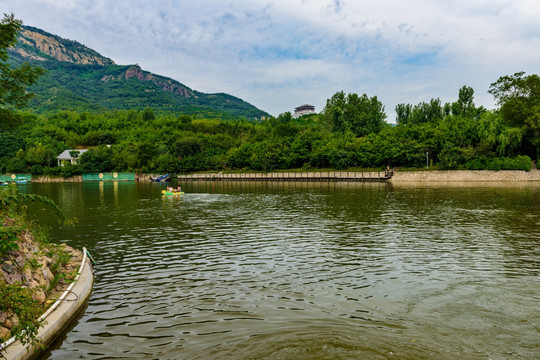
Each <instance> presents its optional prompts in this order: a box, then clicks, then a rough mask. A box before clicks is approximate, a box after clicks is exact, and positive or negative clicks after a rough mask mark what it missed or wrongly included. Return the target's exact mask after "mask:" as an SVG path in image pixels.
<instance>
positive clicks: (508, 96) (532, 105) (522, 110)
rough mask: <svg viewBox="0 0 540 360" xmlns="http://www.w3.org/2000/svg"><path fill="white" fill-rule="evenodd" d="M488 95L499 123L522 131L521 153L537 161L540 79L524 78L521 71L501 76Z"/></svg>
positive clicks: (538, 155) (538, 152) (538, 156)
mask: <svg viewBox="0 0 540 360" xmlns="http://www.w3.org/2000/svg"><path fill="white" fill-rule="evenodd" d="M489 93H490V94H492V95H493V96H494V97H495V100H496V101H497V104H498V105H499V106H500V111H501V115H502V117H503V120H504V121H505V122H506V123H507V124H508V125H510V126H515V127H519V128H521V129H522V131H523V134H524V147H525V149H524V150H523V152H525V153H527V154H528V155H530V156H531V157H532V158H536V159H538V158H540V76H538V75H536V74H533V75H529V76H525V73H524V72H518V73H515V74H514V75H510V76H501V77H500V78H499V80H497V81H496V82H494V83H492V84H491V86H490V89H489Z"/></svg>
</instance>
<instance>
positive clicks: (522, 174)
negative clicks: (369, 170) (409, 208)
mask: <svg viewBox="0 0 540 360" xmlns="http://www.w3.org/2000/svg"><path fill="white" fill-rule="evenodd" d="M390 181H391V182H392V183H405V182H518V181H540V170H537V169H535V170H531V171H517V170H515V171H514V170H501V171H490V170H444V171H442V170H441V171H403V172H400V171H396V172H394V176H393V177H392V179H390Z"/></svg>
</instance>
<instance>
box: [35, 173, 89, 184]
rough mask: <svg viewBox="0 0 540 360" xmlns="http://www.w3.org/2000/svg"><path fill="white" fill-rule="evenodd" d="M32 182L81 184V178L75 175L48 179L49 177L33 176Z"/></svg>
mask: <svg viewBox="0 0 540 360" xmlns="http://www.w3.org/2000/svg"><path fill="white" fill-rule="evenodd" d="M32 182H38V183H59V182H82V176H81V175H77V176H73V177H69V178H63V177H50V176H33V177H32Z"/></svg>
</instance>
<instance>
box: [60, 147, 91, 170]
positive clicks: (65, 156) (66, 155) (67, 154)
mask: <svg viewBox="0 0 540 360" xmlns="http://www.w3.org/2000/svg"><path fill="white" fill-rule="evenodd" d="M73 151H76V152H78V154H77V153H74V152H73ZM87 151H88V149H76V150H64V151H63V152H62V153H61V154H60V155H58V156H57V157H56V159H58V166H64V164H65V163H66V162H68V161H69V162H70V163H71V165H77V164H78V163H79V159H80V157H81V155H82V154H83V153H85V152H87ZM72 155H74V156H72Z"/></svg>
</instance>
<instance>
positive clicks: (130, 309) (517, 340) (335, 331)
mask: <svg viewBox="0 0 540 360" xmlns="http://www.w3.org/2000/svg"><path fill="white" fill-rule="evenodd" d="M163 186H165V185H161V184H153V183H135V182H125V183H118V182H116V183H112V182H109V183H104V182H95V183H63V184H38V183H34V184H28V185H25V187H24V188H23V189H24V190H23V191H26V192H33V193H38V194H42V195H46V196H48V197H50V198H51V199H53V200H54V201H56V202H57V203H58V204H59V206H60V207H61V208H62V209H63V210H64V211H65V212H66V213H67V214H69V215H70V216H72V217H76V218H77V219H78V223H77V225H76V226H74V227H71V228H70V227H67V228H66V227H63V228H59V227H58V226H56V225H54V221H53V219H51V217H50V212H49V211H46V210H42V209H41V206H37V207H34V208H33V209H32V212H33V214H34V215H35V216H36V217H37V218H39V219H40V221H41V222H42V223H44V224H48V225H51V226H53V228H52V230H51V237H52V238H53V239H54V240H55V241H58V242H65V243H67V244H68V245H71V246H74V247H77V248H82V247H83V246H86V247H87V248H88V250H89V252H90V253H91V254H92V256H93V257H94V258H95V260H96V261H97V264H96V265H95V267H94V270H95V284H94V290H93V292H92V295H91V298H90V300H89V303H88V306H87V308H86V309H85V311H84V312H83V313H81V315H80V316H79V317H78V318H77V320H76V321H75V322H74V323H73V324H72V326H71V327H70V329H69V330H70V331H68V332H66V333H65V334H63V335H62V336H61V337H60V338H59V339H58V341H57V342H56V343H55V344H54V345H53V347H52V348H51V349H50V350H49V351H47V352H46V353H44V354H43V356H42V359H76V358H81V359H113V358H114V359H536V358H538V355H539V354H540V311H539V307H538V304H540V276H539V275H540V237H539V233H540V232H539V228H540V186H539V185H538V184H532V185H531V184H530V183H526V184H519V183H518V184H516V183H508V184H507V185H504V186H497V185H494V184H491V185H490V184H487V185H486V184H484V186H478V185H467V184H454V185H452V186H450V185H448V184H444V185H442V184H439V185H430V184H422V185H420V186H417V187H415V186H401V185H400V186H398V185H392V184H387V183H283V182H279V183H278V182H268V183H262V182H261V183H248V182H193V183H183V184H182V186H183V188H184V190H185V191H186V194H185V196H183V197H181V198H172V197H162V194H161V190H162V189H163Z"/></svg>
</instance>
